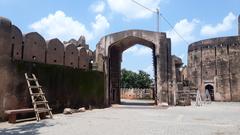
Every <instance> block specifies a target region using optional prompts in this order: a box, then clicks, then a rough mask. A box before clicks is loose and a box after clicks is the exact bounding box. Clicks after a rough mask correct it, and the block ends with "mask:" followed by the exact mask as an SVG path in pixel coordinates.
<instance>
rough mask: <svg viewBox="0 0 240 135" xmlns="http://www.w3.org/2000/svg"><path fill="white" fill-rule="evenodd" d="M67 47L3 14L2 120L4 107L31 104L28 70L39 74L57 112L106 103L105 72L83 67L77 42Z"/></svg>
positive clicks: (0, 39) (0, 59)
mask: <svg viewBox="0 0 240 135" xmlns="http://www.w3.org/2000/svg"><path fill="white" fill-rule="evenodd" d="M64 48H65V47H64V45H63V43H62V42H61V41H59V40H58V39H51V40H49V41H48V42H46V41H45V39H44V38H43V37H42V36H41V35H40V34H38V33H36V32H30V33H27V34H25V35H22V32H21V30H20V29H19V28H17V27H16V26H15V25H12V23H11V21H10V20H8V19H6V18H3V17H0V74H1V76H0V121H2V120H4V118H5V114H4V111H5V110H9V109H20V108H26V107H32V104H31V100H30V95H29V92H28V90H27V84H26V80H25V78H24V73H25V72H33V73H35V74H36V75H37V77H38V80H39V82H40V84H41V85H42V86H43V89H44V92H45V93H46V96H47V100H48V101H49V104H50V107H51V108H53V111H54V112H62V110H63V108H64V107H76V108H78V107H81V106H86V107H87V106H88V105H97V106H102V105H103V104H104V99H103V98H104V80H103V79H104V78H103V73H102V72H94V71H91V70H88V71H86V68H84V70H81V67H80V68H79V67H78V65H79V64H78V63H79V60H80V61H81V60H82V59H79V56H78V54H79V51H78V49H77V46H75V45H70V46H66V48H67V49H66V50H67V51H68V52H67V53H66V50H64ZM89 51H91V50H89ZM72 52H74V53H73V54H72ZM91 52H92V51H91ZM72 55H74V56H72ZM85 57H86V59H88V58H89V57H90V56H89V55H88V54H87V55H85ZM91 57H92V55H91ZM66 58H68V59H66ZM71 62H73V65H71V64H69V63H71ZM84 62H86V61H84ZM86 63H87V62H86ZM72 67H74V68H72ZM87 69H89V68H88V67H87Z"/></svg>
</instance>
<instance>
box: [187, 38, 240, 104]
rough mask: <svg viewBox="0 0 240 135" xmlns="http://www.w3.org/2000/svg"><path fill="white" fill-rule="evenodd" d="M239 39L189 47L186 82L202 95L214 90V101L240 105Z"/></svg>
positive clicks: (193, 44) (197, 43) (200, 42)
mask: <svg viewBox="0 0 240 135" xmlns="http://www.w3.org/2000/svg"><path fill="white" fill-rule="evenodd" d="M239 63H240V36H232V37H220V38H213V39H207V40H202V41H198V42H195V43H192V44H191V45H190V46H189V48H188V80H191V81H192V82H193V83H194V84H195V85H196V86H197V87H198V88H199V89H200V90H201V93H202V95H204V94H205V89H207V87H209V86H210V87H213V94H214V99H215V100H216V101H240V64H239Z"/></svg>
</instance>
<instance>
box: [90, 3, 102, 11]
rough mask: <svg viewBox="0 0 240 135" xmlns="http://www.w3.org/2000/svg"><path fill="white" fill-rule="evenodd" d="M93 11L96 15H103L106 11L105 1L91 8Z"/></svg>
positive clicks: (94, 4)
mask: <svg viewBox="0 0 240 135" xmlns="http://www.w3.org/2000/svg"><path fill="white" fill-rule="evenodd" d="M90 8H91V10H92V11H93V12H95V13H102V12H103V11H104V9H105V2H104V1H97V2H95V3H93V4H92V5H91V6H90Z"/></svg>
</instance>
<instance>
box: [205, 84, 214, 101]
mask: <svg viewBox="0 0 240 135" xmlns="http://www.w3.org/2000/svg"><path fill="white" fill-rule="evenodd" d="M205 90H208V92H209V94H210V96H211V100H212V101H214V100H215V99H214V87H213V85H211V84H207V85H206V86H205Z"/></svg>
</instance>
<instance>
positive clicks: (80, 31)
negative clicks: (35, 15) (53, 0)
mask: <svg viewBox="0 0 240 135" xmlns="http://www.w3.org/2000/svg"><path fill="white" fill-rule="evenodd" d="M109 26H110V24H109V22H108V21H107V19H106V18H105V17H104V16H102V15H101V14H98V15H97V16H96V18H95V22H93V23H92V29H91V30H88V29H87V28H86V26H85V25H84V24H82V23H81V22H79V21H77V20H74V19H73V18H72V17H69V16H67V15H66V14H65V13H64V12H63V11H60V10H59V11H56V12H55V13H54V14H49V15H48V16H47V17H44V18H42V19H40V20H39V21H37V22H34V23H33V24H31V25H30V28H31V29H33V30H35V31H37V32H39V33H40V34H42V35H43V36H44V37H45V38H56V37H57V38H59V39H61V40H69V39H71V38H75V39H78V38H79V37H80V36H81V35H84V36H85V37H86V39H87V41H89V40H92V39H93V38H94V37H96V36H99V35H98V34H101V33H103V32H105V31H106V30H107V29H108V28H109Z"/></svg>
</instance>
